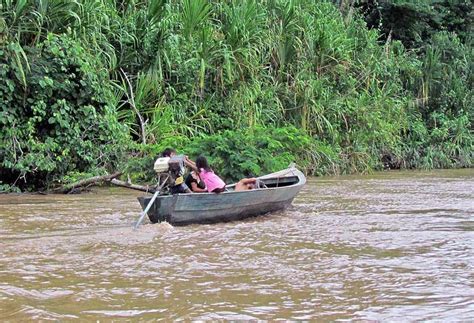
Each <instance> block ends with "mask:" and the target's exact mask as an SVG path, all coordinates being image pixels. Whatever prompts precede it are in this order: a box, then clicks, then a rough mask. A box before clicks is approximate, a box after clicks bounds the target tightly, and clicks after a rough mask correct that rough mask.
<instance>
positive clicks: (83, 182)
mask: <svg viewBox="0 0 474 323" xmlns="http://www.w3.org/2000/svg"><path fill="white" fill-rule="evenodd" d="M121 174H122V172H115V173H113V174H110V175H102V176H94V177H90V178H86V179H83V180H80V181H78V182H75V183H72V184H68V185H65V186H61V187H58V188H55V189H53V190H52V192H53V193H63V194H67V193H70V192H71V191H72V190H74V189H77V188H82V187H84V186H89V185H95V184H98V183H102V182H110V181H111V180H113V179H114V178H115V177H119V176H120V175H121Z"/></svg>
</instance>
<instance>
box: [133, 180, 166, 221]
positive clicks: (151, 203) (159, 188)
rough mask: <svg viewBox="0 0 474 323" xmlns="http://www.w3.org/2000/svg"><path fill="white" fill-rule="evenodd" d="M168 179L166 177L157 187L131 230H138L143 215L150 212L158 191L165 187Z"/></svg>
mask: <svg viewBox="0 0 474 323" xmlns="http://www.w3.org/2000/svg"><path fill="white" fill-rule="evenodd" d="M168 178H169V175H168V177H166V179H165V180H164V181H163V183H162V184H161V185H160V187H158V189H157V190H156V192H155V194H153V197H152V198H151V200H150V202H148V205H147V206H146V208H145V210H144V211H143V212H142V214H140V218H139V219H138V221H137V223H135V226H134V227H133V229H135V230H136V229H137V228H138V226H139V225H140V224H141V223H142V221H143V218H144V217H145V214H147V213H148V211H149V210H150V208H151V206H152V205H153V203H155V200H156V198H157V197H158V194H160V191H161V189H162V188H163V186H165V184H166V182H167V181H168Z"/></svg>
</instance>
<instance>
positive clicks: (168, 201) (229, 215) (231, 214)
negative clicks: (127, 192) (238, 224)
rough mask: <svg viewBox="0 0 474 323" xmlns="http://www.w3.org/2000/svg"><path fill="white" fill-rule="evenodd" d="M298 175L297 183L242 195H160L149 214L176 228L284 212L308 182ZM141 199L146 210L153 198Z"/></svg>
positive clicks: (243, 192)
mask: <svg viewBox="0 0 474 323" xmlns="http://www.w3.org/2000/svg"><path fill="white" fill-rule="evenodd" d="M296 171H297V170H296ZM297 172H298V173H297V175H298V180H297V182H295V183H294V184H292V185H289V186H284V187H272V188H263V189H255V190H250V191H241V192H234V191H231V192H224V193H220V194H214V193H204V194H176V195H163V196H158V197H157V199H156V200H155V203H154V205H152V206H151V208H150V210H149V211H148V217H149V218H150V221H151V222H153V223H156V222H162V221H167V222H169V223H171V224H173V225H188V224H194V223H202V224H210V223H217V222H228V221H236V220H241V219H245V218H248V217H254V216H258V215H261V214H265V213H269V212H274V211H278V210H282V209H284V208H286V207H288V206H289V205H291V203H292V201H293V199H294V197H295V196H296V195H297V194H298V192H299V191H300V190H301V188H302V187H303V185H304V183H305V182H306V179H305V178H304V175H303V174H302V173H301V172H299V171H297ZM264 178H266V179H265V180H266V181H267V182H269V181H271V180H272V178H271V177H270V175H267V176H266V177H264ZM279 178H282V177H279ZM138 200H139V202H140V205H141V207H142V208H143V209H145V208H146V206H147V205H148V203H149V202H150V200H151V197H150V196H146V197H139V198H138Z"/></svg>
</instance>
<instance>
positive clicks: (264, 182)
mask: <svg viewBox="0 0 474 323" xmlns="http://www.w3.org/2000/svg"><path fill="white" fill-rule="evenodd" d="M298 182H299V178H298V176H282V177H272V178H264V179H260V180H259V181H258V184H257V185H258V188H259V189H265V188H276V187H284V186H290V185H294V184H297V183H298ZM226 188H227V190H229V191H233V190H234V189H235V184H231V185H227V186H226Z"/></svg>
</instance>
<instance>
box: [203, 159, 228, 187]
mask: <svg viewBox="0 0 474 323" xmlns="http://www.w3.org/2000/svg"><path fill="white" fill-rule="evenodd" d="M196 168H197V169H198V171H199V177H200V178H201V180H202V181H203V182H204V184H206V188H207V191H208V192H212V193H222V192H224V191H225V183H224V181H223V180H222V179H221V178H220V177H219V176H217V175H216V174H215V173H214V171H213V170H212V168H211V167H210V166H209V163H208V162H207V159H206V157H204V156H199V157H198V158H197V159H196Z"/></svg>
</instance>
